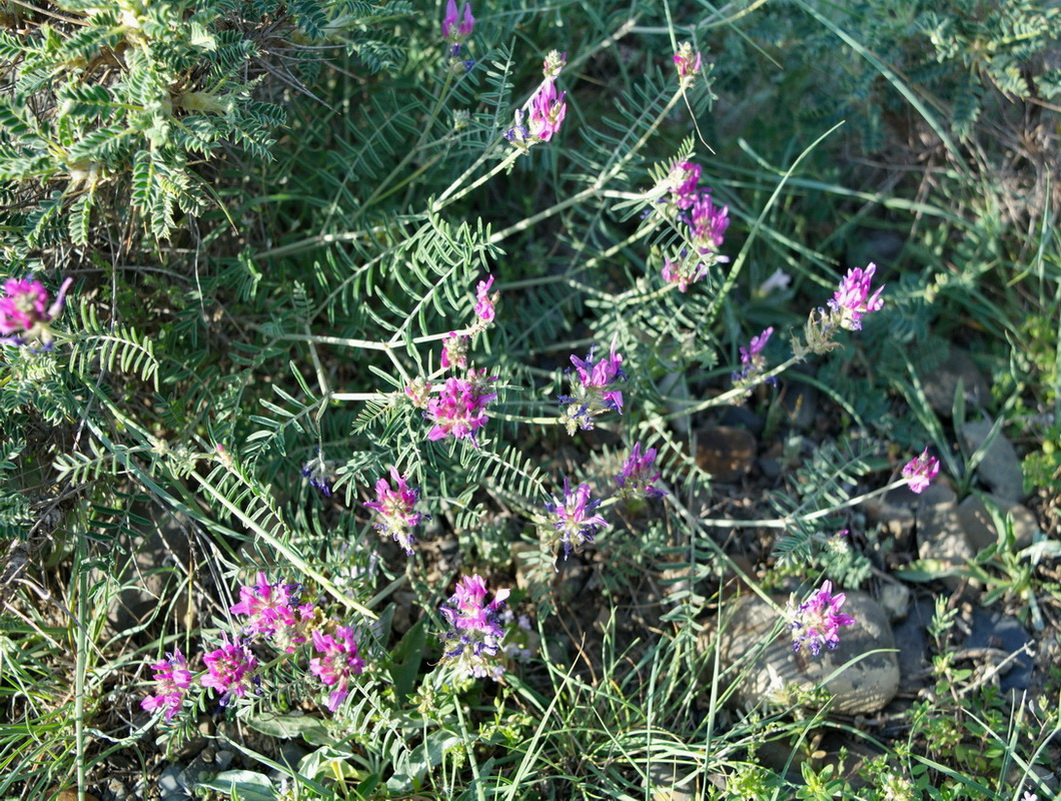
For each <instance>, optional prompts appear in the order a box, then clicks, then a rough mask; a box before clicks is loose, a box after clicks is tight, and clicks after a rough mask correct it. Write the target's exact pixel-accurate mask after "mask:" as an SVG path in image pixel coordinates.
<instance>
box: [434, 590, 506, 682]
mask: <svg viewBox="0 0 1061 801" xmlns="http://www.w3.org/2000/svg"><path fill="white" fill-rule="evenodd" d="M508 595H509V590H508V589H500V590H498V591H497V592H496V593H494V597H493V598H492V599H491V600H489V601H487V590H486V581H485V580H484V579H483V577H482V576H479V575H472V576H465V577H464V578H462V579H461V580H460V581H458V582H457V586H456V588H455V590H454V593H453V595H452V597H450V599H449V600H448V601H446V603H445V604H443V605H442V606H441V607H440V608H439V612H441V613H442V617H444V618H445V619H446V622H447V623H448V624H449V626H450V628H449V631H447V632H446V633H445V634H443V635H442V643H443V647H444V649H445V650H444V651H443V654H442V658H443V660H447V661H448V660H452V661H454V662H455V664H456V666H457V668H458V669H459V670H461V671H462V672H463V673H464V674H465V675H468V676H473V677H475V678H486V677H490V678H493V679H498V678H500V677H501V675H502V674H503V673H504V672H505V669H504V667H503V666H501V665H499V664H493V663H492V660H493V658H494V657H496V656H497V655H498V652H499V650H500V648H501V641H502V640H503V639H504V638H505V627H504V623H503V622H502V619H501V615H502V612H503V611H504V608H505V600H506V599H507V598H508Z"/></svg>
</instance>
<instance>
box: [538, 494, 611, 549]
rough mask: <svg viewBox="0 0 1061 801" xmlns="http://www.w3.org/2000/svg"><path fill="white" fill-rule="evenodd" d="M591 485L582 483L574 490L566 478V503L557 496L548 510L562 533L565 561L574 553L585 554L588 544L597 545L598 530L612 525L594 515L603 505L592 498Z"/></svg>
mask: <svg viewBox="0 0 1061 801" xmlns="http://www.w3.org/2000/svg"><path fill="white" fill-rule="evenodd" d="M589 493H590V489H589V484H579V485H578V487H577V488H576V489H575V490H573V491H572V489H571V484H570V482H569V481H568V480H567V479H566V478H565V479H564V497H563V500H561V499H560V498H558V497H557V496H555V495H554V496H553V499H552V501H551V502H548V501H547V502H546V503H545V508H546V510H547V511H548V512H550V514H551V515H552V520H551V521H550V522H551V523H552V526H553V527H554V528H555V529H556V530H557V531H559V532H560V542H561V543H563V546H564V559H567V557H568V556H569V555H570V554H571V550H572V549H574V550H577V551H581V550H582V548H583V546H585V545H586V544H587V543H591V542H593V538H594V536H595V535H596V533H597V531H598V529H600V528H603V527H604V526H607V525H608V522H607V521H606V520H605V519H604V518H603V517H601V516H600V515H597V514H593V512H594V511H596V509H597V507H598V506H600V503H601V502H600V500H599V499H598V500H592V499H590V495H589Z"/></svg>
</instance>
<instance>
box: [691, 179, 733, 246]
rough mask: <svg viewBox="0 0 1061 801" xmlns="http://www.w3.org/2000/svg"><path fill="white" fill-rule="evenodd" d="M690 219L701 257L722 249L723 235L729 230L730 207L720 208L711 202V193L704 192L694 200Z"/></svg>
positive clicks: (694, 241)
mask: <svg viewBox="0 0 1061 801" xmlns="http://www.w3.org/2000/svg"><path fill="white" fill-rule="evenodd" d="M689 217H690V219H689V228H690V233H691V235H692V240H693V245H695V246H696V248H697V250H699V251H700V253H701V255H707V254H708V253H714V252H715V251H717V250H718V249H719V248H720V247H722V238H723V235H724V234H725V233H726V229H727V228H729V206H722V207H721V208H719V207H718V206H716V205H715V204H714V203H712V202H711V191H710V190H704V191H703V192H700V193H699V194H698V195H697V196H696V197H695V198H694V199H693V201H692V205H691V206H690V209H689Z"/></svg>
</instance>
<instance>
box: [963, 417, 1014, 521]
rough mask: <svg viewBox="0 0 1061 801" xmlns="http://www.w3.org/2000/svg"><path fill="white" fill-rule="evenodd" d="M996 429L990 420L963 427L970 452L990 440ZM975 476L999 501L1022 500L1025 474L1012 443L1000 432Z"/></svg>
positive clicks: (977, 468)
mask: <svg viewBox="0 0 1061 801" xmlns="http://www.w3.org/2000/svg"><path fill="white" fill-rule="evenodd" d="M993 427H994V426H993V424H992V423H991V421H990V420H972V421H970V422H968V423H966V424H965V425H963V426H962V431H961V433H962V439H963V440H964V441H965V446H966V447H967V448H968V449H969V451H970V453H971V452H973V451H975V450H977V449H978V448H980V446H981V445H983V444H984V443H985V442H986V441H987V435H988V434H989V433H990V432H991V429H992V428H993ZM976 474H977V475H978V476H980V478H981V479H982V480H983V482H984V483H985V484H987V486H988V487H990V488H991V491H992V492H993V493H994V494H995V495H996V496H998V497H999V498H1002V499H1003V500H1006V501H1009V502H1011V503H1017V502H1018V501H1021V500H1023V498H1024V471H1023V470H1021V466H1020V459H1019V458H1017V451H1016V450H1015V449H1014V447H1013V444H1012V443H1011V442H1010V441H1009V440H1008V439H1006V437H1005V435H1004V434H1002V432H1001V431H1000V432H999V433H998V435H997V436H996V437H995V438H994V440H993V441H992V442H991V445H990V447H988V449H987V451H986V452H985V453H984V454H983V459H982V461H981V462H980V464H978V465H977V466H976Z"/></svg>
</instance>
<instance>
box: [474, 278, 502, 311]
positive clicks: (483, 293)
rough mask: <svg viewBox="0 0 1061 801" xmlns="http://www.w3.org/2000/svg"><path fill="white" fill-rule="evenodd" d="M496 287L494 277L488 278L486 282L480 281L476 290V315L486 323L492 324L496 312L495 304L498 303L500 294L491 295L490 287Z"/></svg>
mask: <svg viewBox="0 0 1061 801" xmlns="http://www.w3.org/2000/svg"><path fill="white" fill-rule="evenodd" d="M493 285H494V276H493V275H488V276H486V280H485V281H480V282H479V285H478V286H477V287H476V288H475V314H476V316H477V317H478V318H479V319H480V320H482V321H483V322H484V323H492V322H493V321H494V316H495V314H496V311H495V310H494V304H495V303H497V297H498V293H497V292H495V293H494V294H493V295H491V294H490V287H492V286H493Z"/></svg>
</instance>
